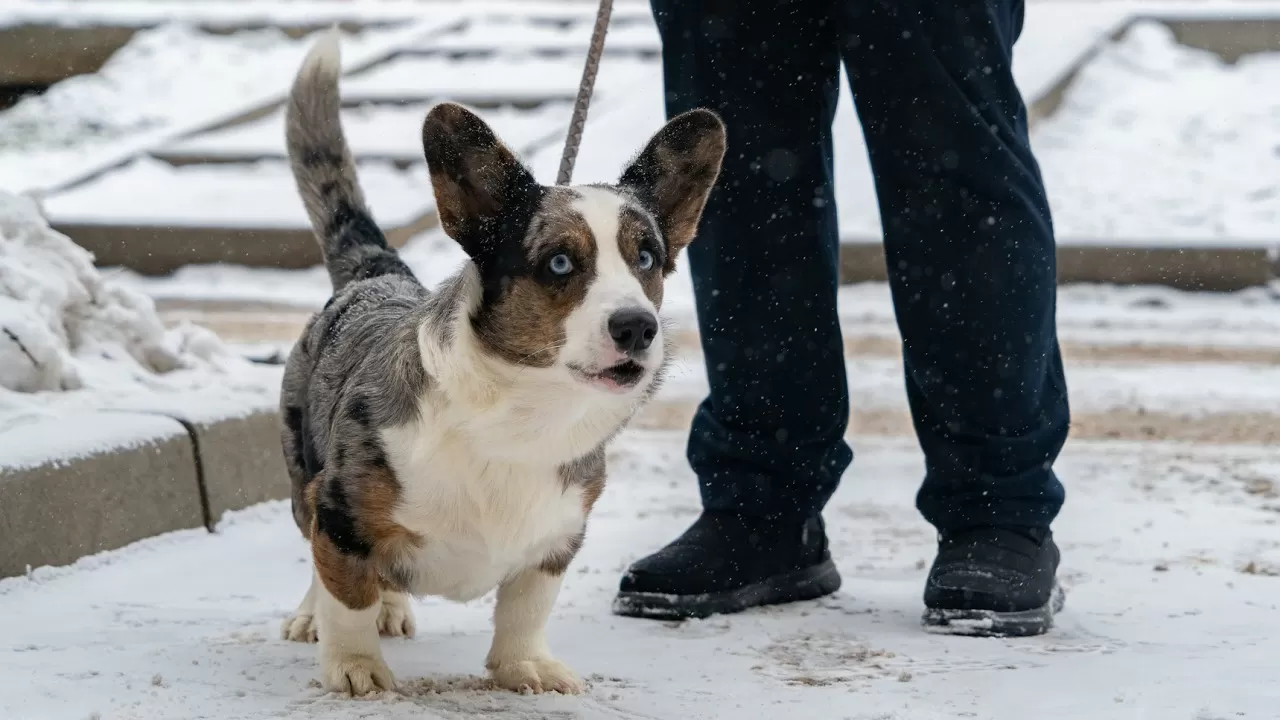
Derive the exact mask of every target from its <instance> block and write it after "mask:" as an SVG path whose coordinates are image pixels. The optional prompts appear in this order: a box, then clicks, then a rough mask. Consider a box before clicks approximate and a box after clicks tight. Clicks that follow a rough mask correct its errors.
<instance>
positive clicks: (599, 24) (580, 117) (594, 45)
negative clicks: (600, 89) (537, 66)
mask: <svg viewBox="0 0 1280 720" xmlns="http://www.w3.org/2000/svg"><path fill="white" fill-rule="evenodd" d="M612 14H613V0H600V9H599V10H598V11H596V26H595V28H594V29H592V31H591V45H590V46H588V47H587V64H586V65H585V66H584V67H583V68H582V82H580V83H579V84H578V97H577V99H575V100H574V101H573V117H572V119H570V120H569V136H568V137H566V138H565V141H564V154H563V155H561V156H560V172H559V173H557V174H556V184H557V185H568V184H569V179H570V178H572V177H573V164H574V162H576V161H577V159H578V146H579V145H581V144H582V130H583V128H584V127H585V126H586V124H587V107H588V106H589V105H590V104H591V91H592V89H594V88H595V85H596V73H597V72H599V71H600V55H601V54H603V53H604V35H605V33H606V32H608V31H609V16H611V15H612Z"/></svg>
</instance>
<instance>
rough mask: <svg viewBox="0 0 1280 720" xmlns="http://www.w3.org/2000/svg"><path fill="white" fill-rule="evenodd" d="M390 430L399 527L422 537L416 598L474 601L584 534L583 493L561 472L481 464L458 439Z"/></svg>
mask: <svg viewBox="0 0 1280 720" xmlns="http://www.w3.org/2000/svg"><path fill="white" fill-rule="evenodd" d="M422 427H423V426H422V425H420V424H418V425H415V426H414V429H413V430H411V429H410V427H409V426H406V427H405V428H394V429H388V430H384V431H383V441H384V443H385V444H386V446H387V450H388V453H389V455H390V458H391V463H392V466H393V467H394V468H395V471H396V475H397V477H398V478H399V480H400V485H401V492H402V494H401V503H400V505H399V509H398V510H397V512H396V515H395V520H396V522H398V523H399V524H401V525H403V526H404V527H406V528H408V529H409V530H412V531H413V532H416V533H418V534H419V535H421V536H422V538H423V540H424V542H423V544H422V549H421V550H420V551H418V553H417V555H416V558H415V562H414V565H415V568H414V569H415V573H414V577H415V580H414V586H413V588H412V590H413V593H414V594H415V595H440V596H443V597H446V598H449V599H452V600H459V601H463V600H471V599H474V598H477V597H479V596H481V595H483V594H485V593H486V592H488V591H489V590H491V589H493V588H494V587H496V586H497V585H498V584H499V583H500V582H502V580H503V579H504V578H506V577H508V576H510V575H512V574H513V573H515V572H517V571H519V570H521V569H523V568H526V567H529V566H531V565H537V564H539V563H540V562H542V561H543V560H544V559H545V558H547V557H548V556H549V555H550V554H552V553H553V552H555V551H557V550H559V549H561V548H564V547H566V546H567V545H568V544H569V543H570V542H572V541H573V538H574V537H575V536H577V535H578V534H579V533H580V532H582V529H583V526H584V523H585V521H586V516H585V512H584V508H583V504H582V489H581V488H580V487H578V486H568V487H566V486H565V483H564V481H563V480H562V479H561V477H560V473H559V471H558V469H557V468H556V467H555V466H545V467H539V466H536V465H524V464H516V463H511V462H503V461H495V460H486V459H483V458H481V457H478V455H477V453H475V452H474V451H473V448H472V447H470V446H468V444H466V443H465V442H464V441H463V440H462V439H461V438H460V437H459V436H458V435H457V434H456V433H452V432H449V431H444V432H429V431H428V432H423V431H422Z"/></svg>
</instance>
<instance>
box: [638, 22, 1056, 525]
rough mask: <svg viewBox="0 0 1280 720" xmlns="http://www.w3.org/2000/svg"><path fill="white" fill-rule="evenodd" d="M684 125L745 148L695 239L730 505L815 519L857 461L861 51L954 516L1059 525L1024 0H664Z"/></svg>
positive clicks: (926, 493)
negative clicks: (847, 138)
mask: <svg viewBox="0 0 1280 720" xmlns="http://www.w3.org/2000/svg"><path fill="white" fill-rule="evenodd" d="M652 4H653V9H654V14H655V17H656V18H657V22H658V27H659V30H660V32H661V35H662V41H663V65H664V76H665V84H666V104H667V112H668V114H669V115H675V114H677V113H680V112H683V111H685V110H688V109H691V108H694V107H706V108H710V109H712V110H715V111H716V112H718V113H719V114H720V115H721V117H722V118H724V121H725V123H726V125H727V127H728V138H729V150H728V153H727V156H726V158H725V164H724V169H723V173H722V175H721V177H720V181H719V183H718V184H717V188H716V190H715V191H714V192H713V193H712V196H711V199H710V201H709V204H708V206H707V210H706V214H705V216H704V217H703V221H702V225H701V231H700V233H699V236H698V239H697V240H696V241H695V242H694V243H693V245H692V246H691V247H690V249H689V262H690V265H691V267H692V271H693V278H694V288H695V293H696V296H697V309H698V321H699V325H700V328H701V332H702V343H703V348H704V351H705V353H706V364H707V373H708V375H709V377H710V381H711V393H710V395H709V396H708V397H707V398H706V400H705V401H704V402H703V403H702V405H701V406H700V408H699V410H698V413H697V416H696V418H695V420H694V422H693V428H692V431H691V434H690V438H689V447H688V456H689V461H690V463H691V464H692V466H693V469H694V471H695V472H696V473H697V475H698V477H699V480H700V483H701V489H702V500H703V503H704V505H705V507H706V508H708V509H712V510H733V511H737V512H742V513H747V514H753V515H761V516H772V515H790V514H796V513H813V512H817V511H820V510H821V509H822V507H823V506H824V504H825V503H826V501H827V500H828V498H830V496H831V493H832V492H833V491H834V490H835V488H836V485H837V483H838V482H839V479H840V476H841V475H842V474H843V473H844V471H845V469H846V467H848V465H849V463H850V461H851V460H852V456H853V454H852V452H851V450H850V448H849V446H848V444H847V443H846V442H845V440H844V435H845V430H846V426H847V423H848V418H849V397H848V385H847V383H846V378H845V365H844V352H843V345H842V339H841V334H840V325H839V321H838V318H837V315H836V285H837V280H838V271H837V270H838V264H837V253H838V245H839V236H838V231H837V225H836V207H835V203H834V193H833V186H832V143H831V122H832V119H833V117H834V115H835V111H836V103H837V99H838V97H839V85H838V83H839V79H840V74H839V68H840V63H841V62H843V63H844V64H845V67H846V69H847V71H848V74H849V77H850V79H851V84H852V93H853V96H854V100H855V104H856V107H857V111H858V117H859V118H860V120H861V123H862V128H863V132H864V134H865V137H866V143H867V148H868V151H869V155H870V161H871V167H872V170H873V172H874V174H875V185H876V192H877V195H878V198H879V204H880V214H881V217H882V218H883V223H884V242H885V252H886V256H887V260H888V271H889V278H890V286H891V288H892V291H893V302H894V309H895V312H896V314H897V320H898V326H899V329H900V331H901V333H902V348H903V355H904V360H905V366H906V384H907V394H908V398H909V400H910V405H911V412H912V415H913V418H914V422H915V430H916V434H917V436H918V438H919V442H920V446H921V448H922V449H923V450H924V455H925V458H926V461H927V462H926V464H927V472H926V476H925V479H924V484H923V486H922V488H921V489H920V492H919V494H918V496H917V506H918V507H919V509H920V511H921V512H922V513H923V514H924V517H925V518H926V519H927V520H929V522H931V523H933V524H934V525H935V526H937V527H938V528H939V529H943V530H956V529H962V528H965V527H971V526H974V525H984V524H1009V525H1047V524H1048V523H1049V522H1050V521H1051V520H1052V519H1053V518H1054V516H1055V515H1056V514H1057V512H1058V510H1059V508H1060V507H1061V505H1062V501H1063V488H1062V485H1061V484H1060V483H1059V482H1058V480H1057V478H1056V477H1055V476H1054V473H1053V469H1052V466H1053V462H1054V459H1055V458H1056V457H1057V454H1058V452H1059V450H1060V449H1061V447H1062V444H1063V442H1064V440H1065V439H1066V436H1067V427H1068V423H1069V410H1068V407H1067V388H1066V382H1065V379H1064V377H1063V371H1062V359H1061V356H1060V355H1059V351H1058V341H1057V334H1056V329H1055V325H1054V310H1055V261H1054V241H1053V228H1052V223H1051V220H1050V216H1049V206H1048V202H1047V201H1046V199H1045V191H1044V186H1043V183H1042V181H1041V178H1040V171H1039V168H1038V167H1037V165H1036V161H1035V158H1034V157H1033V156H1032V154H1031V150H1030V147H1029V145H1028V141H1027V119H1026V109H1025V107H1024V105H1023V102H1022V98H1021V96H1020V95H1019V93H1018V89H1017V87H1016V86H1015V85H1014V82H1013V76H1012V74H1011V72H1010V62H1011V56H1012V48H1013V43H1014V40H1015V39H1016V38H1017V36H1018V33H1019V31H1020V29H1021V25H1022V10H1023V8H1022V2H1021V0H987V1H986V2H983V1H981V0H652Z"/></svg>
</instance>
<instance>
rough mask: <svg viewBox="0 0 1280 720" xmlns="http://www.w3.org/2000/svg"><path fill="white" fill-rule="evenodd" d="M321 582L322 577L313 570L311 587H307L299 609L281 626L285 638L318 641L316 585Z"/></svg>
mask: <svg viewBox="0 0 1280 720" xmlns="http://www.w3.org/2000/svg"><path fill="white" fill-rule="evenodd" d="M319 584H320V578H318V577H316V574H315V573H314V572H312V573H311V587H309V588H307V594H306V595H305V596H303V598H302V602H300V603H298V609H297V610H294V611H293V615H291V616H289V617H287V618H285V620H284V624H283V625H282V626H281V628H280V636H281V637H283V638H284V639H285V640H292V641H294V642H306V643H313V642H315V641H316V586H317V585H319Z"/></svg>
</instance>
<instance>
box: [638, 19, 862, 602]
mask: <svg viewBox="0 0 1280 720" xmlns="http://www.w3.org/2000/svg"><path fill="white" fill-rule="evenodd" d="M652 2H653V9H654V15H655V18H656V19H657V23H658V28H659V31H660V33H661V36H662V40H663V65H664V80H665V85H666V107H667V113H668V115H671V116H674V115H676V114H678V113H681V112H684V111H686V110H689V109H692V108H694V107H705V108H709V109H711V110H713V111H715V112H717V113H718V114H719V115H720V116H721V118H723V120H724V122H725V125H726V126H727V130H728V152H727V154H726V156H725V160H724V166H723V169H722V171H721V174H720V180H719V182H718V183H717V186H716V189H715V190H714V191H713V192H712V194H711V197H710V200H709V202H708V204H707V207H706V210H705V212H704V214H703V218H702V223H701V226H700V232H699V233H698V237H697V239H696V240H695V241H694V242H693V244H692V245H691V246H690V248H689V251H688V257H689V263H690V266H691V268H692V271H693V281H694V292H695V295H696V300H697V310H698V322H699V327H700V329H701V336H702V345H703V350H704V353H705V356H706V370H707V375H708V377H709V379H710V385H711V392H710V395H709V396H708V397H707V398H706V400H705V401H703V403H702V405H701V406H700V407H699V409H698V412H697V416H696V418H695V419H694V422H693V428H692V430H691V433H690V438H689V445H688V458H689V462H690V464H691V466H692V467H693V470H694V471H695V473H697V476H698V480H699V484H700V487H701V491H702V501H703V506H704V510H705V511H706V512H705V513H704V515H703V517H702V518H701V519H700V520H699V521H698V523H696V524H695V526H694V527H693V528H691V529H690V531H689V532H688V533H686V534H685V535H684V536H683V537H681V538H680V539H679V540H677V541H676V543H674V544H673V545H671V546H668V547H667V548H665V549H664V550H662V551H660V552H659V553H657V554H656V555H654V556H651V557H649V558H645V559H644V560H641V561H640V562H638V563H637V564H636V565H635V566H633V567H632V569H631V570H630V571H629V572H628V574H627V576H626V577H625V578H624V579H623V583H622V592H621V594H620V595H619V602H618V603H617V604H616V605H615V609H616V611H617V612H620V613H624V614H632V615H645V616H657V615H661V616H675V615H684V616H689V615H704V614H707V613H709V612H713V611H714V612H726V611H731V610H737V609H742V608H743V607H746V606H749V605H755V604H762V603H766V602H781V601H787V600H795V599H801V598H803V597H813V596H815V595H817V594H825V593H827V592H831V591H834V590H835V588H836V587H837V586H838V584H839V576H838V574H836V572H835V568H834V566H833V565H831V563H830V559H829V555H828V554H827V551H826V541H825V535H824V533H823V528H822V524H821V519H820V513H821V511H822V508H823V506H824V505H825V504H826V501H827V499H828V498H829V497H830V496H831V493H832V492H833V491H834V490H835V488H836V485H837V483H838V482H839V479H840V476H841V474H842V473H843V472H844V470H845V468H846V467H847V466H848V465H849V463H850V461H851V460H852V452H851V450H850V449H849V446H848V445H847V444H846V443H845V441H844V432H845V429H846V426H847V423H848V416H849V403H848V397H847V395H848V388H847V383H846V379H845V369H844V352H843V344H842V340H841V337H840V325H839V319H838V316H837V313H836V286H837V282H838V249H839V248H838V245H839V238H838V234H837V227H836V216H835V205H834V201H833V200H834V198H833V194H832V167H831V160H832V149H831V121H832V119H833V117H834V115H835V108H836V102H837V100H838V98H839V85H838V83H839V63H840V58H839V49H838V46H837V35H836V30H835V27H834V23H833V22H832V18H831V3H830V0H719V1H715V0H709V1H707V2H688V1H686V0H652ZM783 576H785V578H784V579H780V578H783ZM764 585H767V586H768V588H763V587H762V586H764ZM779 588H781V589H779ZM671 596H676V597H677V600H675V601H673V602H674V604H672V603H668V602H667V601H666V600H664V598H670V597H671ZM693 596H698V599H697V600H693V599H691V598H692V597H693ZM712 596H713V597H712ZM708 597H710V598H711V599H708Z"/></svg>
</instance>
